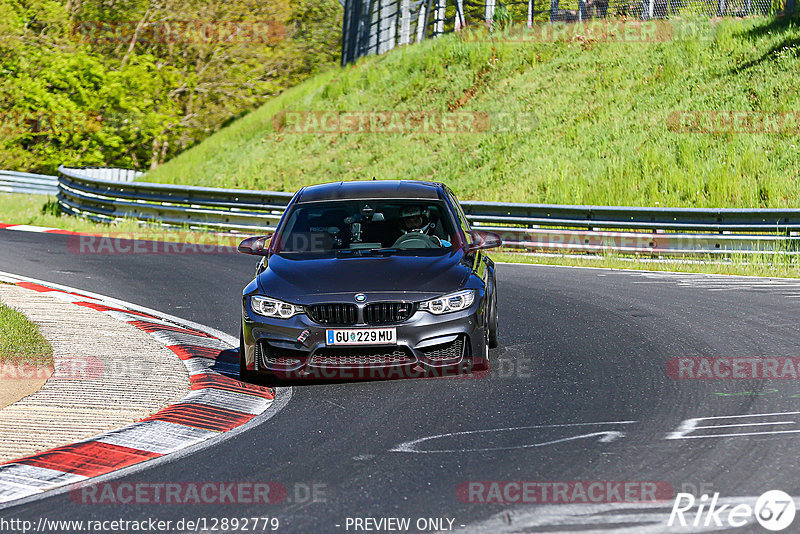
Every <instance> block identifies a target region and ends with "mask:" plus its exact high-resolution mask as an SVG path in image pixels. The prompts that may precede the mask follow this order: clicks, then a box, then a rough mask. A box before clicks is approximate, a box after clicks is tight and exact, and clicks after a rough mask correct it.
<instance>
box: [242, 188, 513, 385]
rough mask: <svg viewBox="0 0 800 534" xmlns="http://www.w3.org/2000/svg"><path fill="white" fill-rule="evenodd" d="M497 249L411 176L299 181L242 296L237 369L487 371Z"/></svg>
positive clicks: (253, 246)
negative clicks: (320, 182) (403, 178)
mask: <svg viewBox="0 0 800 534" xmlns="http://www.w3.org/2000/svg"><path fill="white" fill-rule="evenodd" d="M499 245H500V237H499V236H497V234H493V233H491V232H486V231H481V230H472V229H470V226H469V222H468V221H467V218H466V217H465V215H464V212H463V210H462V209H461V206H460V205H459V204H458V201H457V200H456V198H455V196H454V195H453V193H452V192H451V191H450V190H449V189H448V188H447V187H446V186H445V185H443V184H440V183H431V182H419V181H388V180H378V181H375V180H373V181H363V182H337V183H331V184H323V185H314V186H309V187H304V188H302V189H300V190H299V191H298V192H297V193H296V194H295V195H294V197H293V198H292V200H291V201H290V202H289V205H288V206H287V208H286V211H285V212H284V214H283V217H282V218H281V220H280V222H279V223H278V226H277V228H276V230H275V233H274V234H273V236H272V237H271V238H270V237H269V236H256V237H251V238H248V239H245V240H244V241H242V243H241V244H240V245H239V251H240V252H244V253H247V254H255V255H260V256H263V257H262V259H261V261H260V262H259V264H258V268H257V271H256V277H255V279H254V280H253V281H252V282H250V283H249V284H248V285H247V287H245V289H244V292H243V299H242V329H241V335H240V373H241V377H242V379H243V380H248V379H253V378H255V377H256V376H257V375H260V374H264V375H272V376H273V377H277V378H282V379H298V378H312V379H373V378H407V377H424V376H431V375H433V376H437V375H438V376H441V375H445V374H454V375H456V374H461V373H465V372H469V371H476V370H487V369H488V367H489V359H488V357H489V347H494V346H496V345H497V323H498V319H497V290H496V284H495V273H494V262H492V260H491V259H490V258H489V257H488V256H487V255H486V253H485V252H484V250H485V249H488V248H492V247H497V246H499Z"/></svg>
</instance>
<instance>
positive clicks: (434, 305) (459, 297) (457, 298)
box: [419, 289, 475, 315]
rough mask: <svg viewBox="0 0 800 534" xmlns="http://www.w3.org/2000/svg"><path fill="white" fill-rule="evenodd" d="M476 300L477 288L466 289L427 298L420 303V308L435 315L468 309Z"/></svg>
mask: <svg viewBox="0 0 800 534" xmlns="http://www.w3.org/2000/svg"><path fill="white" fill-rule="evenodd" d="M473 302H475V290H474V289H465V290H463V291H456V292H455V293H450V294H449V295H445V296H443V297H439V298H436V299H431V300H426V301H425V302H421V303H420V305H419V309H420V310H426V311H429V312H431V313H433V314H435V315H441V314H443V313H450V312H456V311H461V310H466V309H467V308H469V307H470V306H472V303H473Z"/></svg>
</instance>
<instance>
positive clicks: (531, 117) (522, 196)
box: [148, 18, 800, 207]
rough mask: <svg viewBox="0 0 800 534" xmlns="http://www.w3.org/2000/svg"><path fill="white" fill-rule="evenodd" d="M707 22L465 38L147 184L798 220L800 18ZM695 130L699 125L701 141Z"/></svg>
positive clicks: (267, 108)
mask: <svg viewBox="0 0 800 534" xmlns="http://www.w3.org/2000/svg"><path fill="white" fill-rule="evenodd" d="M708 24H709V22H700V23H698V25H699V26H700V27H701V30H702V31H700V32H697V33H696V34H695V35H698V36H695V37H691V38H689V37H685V35H686V33H684V34H683V35H684V36H683V37H681V38H670V39H663V38H656V39H653V38H649V37H648V38H644V39H639V40H638V41H634V42H620V41H621V40H620V39H619V38H616V37H614V35H613V34H612V35H611V37H609V35H608V34H605V38H604V34H603V33H602V32H601V33H597V32H596V33H594V34H592V35H587V34H585V33H580V34H576V33H575V32H573V33H571V34H570V35H569V36H568V37H569V38H568V39H564V40H560V41H558V42H509V41H512V40H513V39H512V40H510V39H497V38H496V37H495V39H494V40H492V39H490V38H488V37H487V36H486V35H480V34H463V35H462V36H456V35H449V36H446V37H444V38H440V39H437V40H435V41H429V42H426V43H423V44H421V45H415V46H411V47H406V48H402V49H398V50H395V51H393V52H391V53H389V54H387V55H384V56H381V57H372V58H368V59H366V60H363V61H361V62H359V63H358V64H357V65H355V66H351V67H348V68H346V69H341V70H340V69H335V70H332V71H329V72H326V73H324V74H321V75H318V76H316V77H313V78H311V79H309V80H307V81H306V82H304V83H302V84H301V85H299V86H297V87H295V88H293V89H291V90H289V91H286V92H285V93H283V94H282V95H281V96H279V97H276V98H274V99H272V100H271V101H269V102H267V103H266V104H265V105H264V106H262V107H261V108H259V109H258V110H256V111H254V112H251V113H250V114H249V115H247V116H245V117H243V118H241V119H239V120H238V121H236V122H234V123H232V124H231V125H230V126H228V127H227V128H224V129H222V130H221V131H219V132H217V133H216V134H215V135H213V136H211V137H209V138H208V139H206V140H205V141H204V142H202V143H200V144H198V145H197V146H195V147H193V148H191V149H189V150H187V151H185V152H183V153H181V154H180V155H178V156H177V157H175V158H174V159H172V160H171V161H168V162H167V163H166V164H164V165H163V166H161V167H159V168H158V169H156V170H155V171H153V172H152V173H150V175H149V177H148V179H150V180H152V181H159V182H168V183H185V184H195V185H207V186H218V187H235V188H248V189H271V190H279V191H293V190H296V189H297V188H298V187H300V186H302V185H306V184H310V183H318V182H325V181H332V180H356V179H371V178H372V177H373V176H376V177H379V178H414V179H431V180H439V181H445V182H447V183H448V184H450V185H451V186H452V187H453V189H454V190H455V191H456V193H457V194H459V195H460V197H461V198H464V199H467V198H476V199H477V198H480V199H484V200H498V201H517V202H549V203H568V204H583V203H587V204H589V203H594V204H615V205H626V204H627V205H661V206H733V207H748V206H767V207H781V206H796V205H797V200H798V198H800V115H796V114H792V113H789V114H786V113H785V112H787V111H794V112H800V25H798V20H797V19H787V18H782V19H763V18H762V19H759V18H752V19H747V20H730V21H714V22H713V24H714V26H713V27H711V26H708ZM687 33H688V32H687ZM653 41H657V42H653ZM282 110H298V111H309V110H317V111H319V110H334V111H338V112H345V111H355V110H360V111H364V112H382V111H390V110H394V111H398V112H399V111H417V112H422V113H423V115H426V117H427V119H429V120H432V121H435V120H437V118H440V117H442V114H443V113H446V112H449V111H458V112H464V113H473V114H474V115H472V116H473V117H477V119H476V121H477V122H476V123H478V126H477V127H476V126H475V123H473V124H472V127H471V130H472V131H463V128H461V129H459V127H456V128H455V129H453V128H451V129H449V130H448V131H447V132H444V133H442V132H426V133H420V132H418V131H416V130H414V125H415V124H417V123H414V124H412V126H411V127H409V130H412V131H404V132H403V133H383V132H381V133H373V132H367V133H351V132H347V133H306V134H298V133H293V131H292V128H290V127H289V126H291V125H289V126H287V121H290V122H291V120H296V117H297V114H295V115H292V114H279V112H281V111H282ZM684 111H693V112H698V113H697V114H695V115H679V113H680V112H684ZM484 112H485V113H488V115H486V114H485V113H484ZM709 112H716V114H715V115H709V114H708V113H709ZM722 112H749V115H745V116H744V119H742V118H741V117H739V118H738V119H737V118H736V117H733V118H731V116H729V115H728V114H725V113H722ZM482 113H484V114H482ZM498 113H503V114H505V115H503V117H504V118H505V119H504V120H505V121H506V122H508V121H509V119H511V120H512V122H514V127H513V128H511V129H506V130H505V131H504V129H503V128H499V129H498V128H497V124H496V122H495V123H492V125H491V126H490V127H489V129H488V131H485V129H484V128H483V127H482V126H481V124H480V121H481V120H485V119H486V117H487V116H488V117H490V118H492V119H496V118H497V117H498V116H499V115H496V114H498ZM367 116H368V117H372V118H374V117H375V114H374V113H373V114H372V115H367ZM467 116H468V117H469V115H467ZM686 116H689V117H695V118H699V119H702V120H699V119H698V120H697V121H696V122H695V123H693V124H694V128H695V129H700V130H701V131H700V132H699V133H698V132H694V133H693V132H690V131H687V130H688V129H690V127H689V126H691V125H689V126H687V123H686V122H685V117H686ZM292 117H294V119H293V118H292ZM301 117H302V118H303V121H304V122H303V124H304V127H307V130H309V129H310V130H312V131H316V130H314V128H315V127H317V128H319V127H321V126H319V124H315V123H313V122H310V123H309V119H310V118H320V117H319V116H316V115H314V116H309V115H307V114H306V115H301ZM397 117H400V118H402V117H403V116H402V115H399V114H398V115H397ZM397 117H395V118H397ZM681 117H683V118H681ZM776 117H777V119H776ZM340 118H341V117H340ZM706 119H708V120H710V121H711V122H707V121H706ZM728 119H730V121H731V122H728ZM776 120H777V121H778V122H779V124H778V126H777V127H775V121H776ZM682 121H683V122H682ZM732 125H733V126H732ZM276 126H277V127H278V128H277V129H276ZM715 128H716V129H717V130H719V129H721V130H723V133H708V131H710V130H714V129H715ZM731 128H734V129H737V130H739V131H738V133H724V131H725V130H730V129H731ZM765 129H766V130H768V131H767V132H766V133H765V132H763V131H762V130H765ZM770 130H778V131H777V133H775V132H772V131H770Z"/></svg>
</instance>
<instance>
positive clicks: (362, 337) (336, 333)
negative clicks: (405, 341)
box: [326, 328, 397, 345]
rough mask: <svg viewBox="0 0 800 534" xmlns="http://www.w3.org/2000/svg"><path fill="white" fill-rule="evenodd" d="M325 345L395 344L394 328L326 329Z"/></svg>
mask: <svg viewBox="0 0 800 534" xmlns="http://www.w3.org/2000/svg"><path fill="white" fill-rule="evenodd" d="M326 345H397V329H395V328H358V329H350V328H348V329H337V330H328V331H327V336H326Z"/></svg>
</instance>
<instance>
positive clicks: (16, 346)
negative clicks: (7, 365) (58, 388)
mask: <svg viewBox="0 0 800 534" xmlns="http://www.w3.org/2000/svg"><path fill="white" fill-rule="evenodd" d="M3 362H13V363H14V364H16V363H19V362H24V363H27V364H30V365H35V366H38V367H48V366H52V364H53V348H52V347H51V346H50V344H49V343H48V342H47V340H46V339H45V338H44V337H43V336H42V334H41V333H40V332H39V328H38V327H37V326H36V325H35V324H34V323H33V322H31V321H30V320H28V318H26V317H25V316H24V315H23V314H21V313H20V312H18V311H17V310H15V309H13V308H9V307H8V306H6V305H4V304H2V303H0V364H2V363H3ZM0 383H2V382H0Z"/></svg>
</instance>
